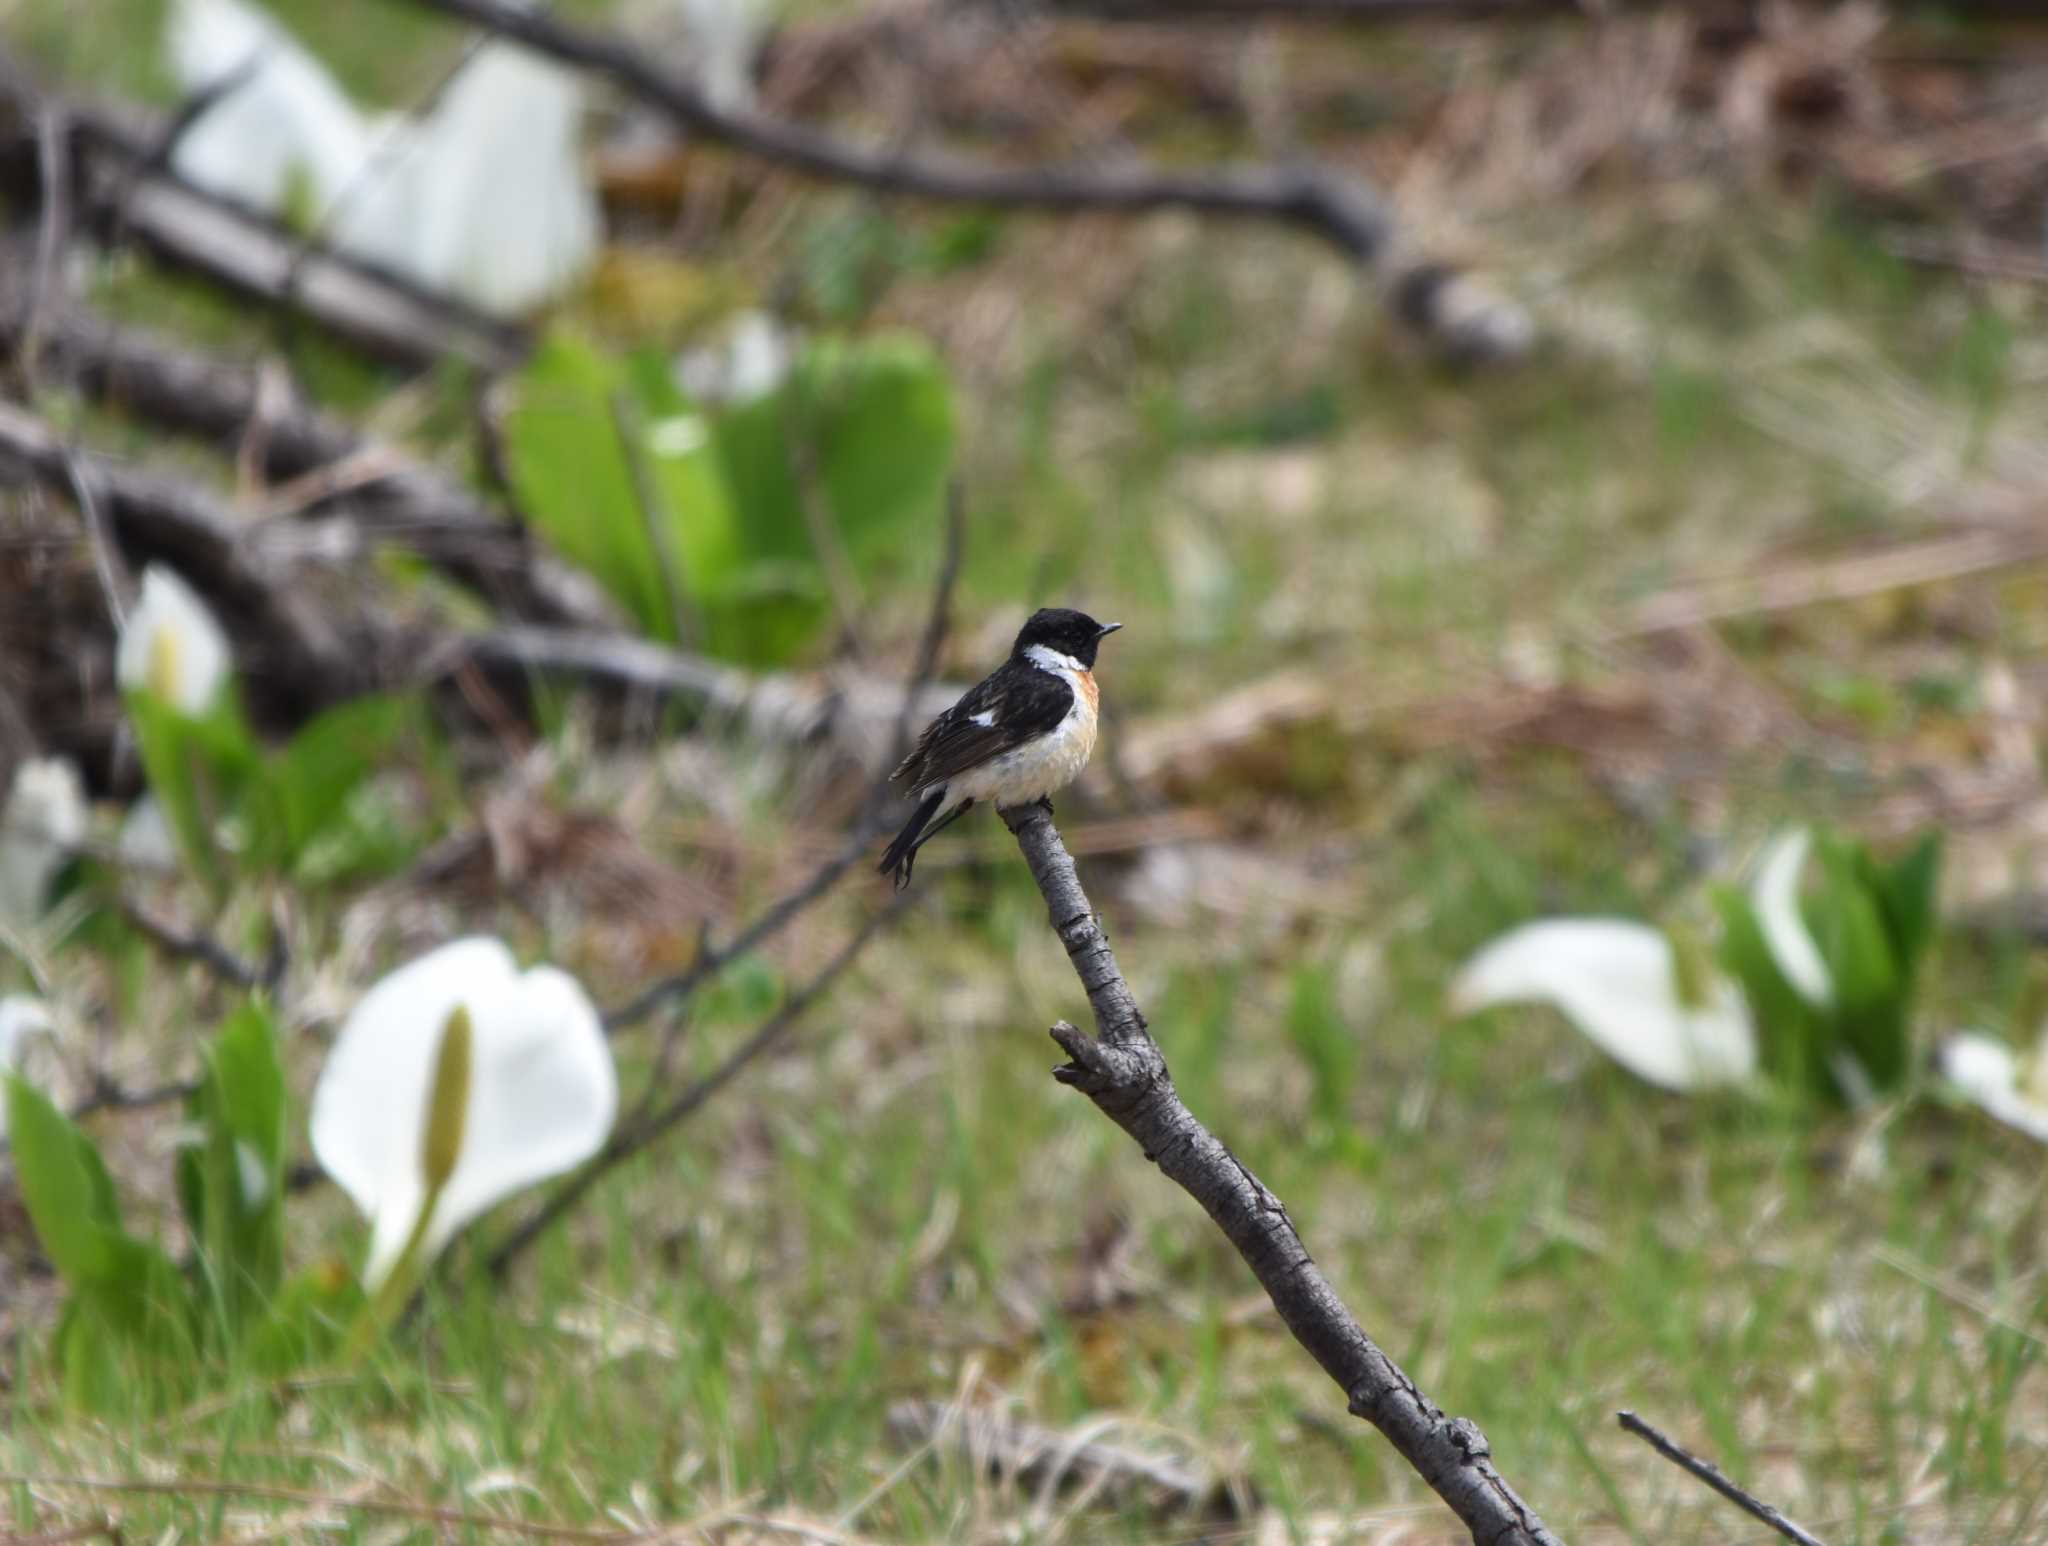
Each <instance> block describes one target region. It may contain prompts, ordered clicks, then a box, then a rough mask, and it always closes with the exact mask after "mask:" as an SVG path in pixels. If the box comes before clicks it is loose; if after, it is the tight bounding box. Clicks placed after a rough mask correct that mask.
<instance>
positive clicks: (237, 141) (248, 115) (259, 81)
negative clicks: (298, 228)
mask: <svg viewBox="0 0 2048 1546" xmlns="http://www.w3.org/2000/svg"><path fill="white" fill-rule="evenodd" d="M168 42H169V44H170V56H171V69H172V72H173V73H174V74H175V75H176V76H177V78H178V82H179V84H180V85H181V86H183V87H184V89H185V90H187V91H188V92H200V91H205V90H207V89H208V88H210V87H214V86H218V85H220V84H221V83H222V82H223V81H226V80H227V79H228V78H229V77H231V76H235V75H238V74H241V72H243V71H247V72H248V73H247V74H246V75H245V76H243V78H242V79H240V80H239V81H238V82H236V83H235V84H234V85H233V86H231V87H230V88H229V89H228V90H227V91H226V93H225V94H224V95H223V96H222V97H221V98H220V99H219V100H218V101H216V102H214V103H212V104H211V105H209V106H208V107H207V109H206V111H204V112H203V113H201V114H200V116H199V117H198V119H197V120H196V121H195V122H194V123H193V124H192V126H191V128H190V129H189V130H187V131H186V133H185V134H184V135H183V136H181V137H180V138H179V140H178V144H177V148H176V150H175V151H174V152H173V153H172V156H171V165H172V167H173V168H174V169H175V170H176V171H177V172H178V174H179V175H180V176H181V177H184V178H185V179H187V180H188V181H190V182H193V183H196V184H197V185H198V186H200V187H202V188H207V189H210V190H212V191H213V192H215V193H222V194H226V195H228V196H229V197H231V198H236V199H240V200H242V201H243V202H244V203H247V204H253V205H255V206H256V207H258V208H259V209H271V210H274V209H278V208H280V207H281V206H282V205H283V204H284V202H285V200H286V197H287V196H288V195H289V194H290V192H291V190H292V181H293V179H294V178H297V177H303V178H304V179H305V189H306V192H308V193H309V194H311V195H312V197H313V199H314V202H315V207H316V210H318V209H324V208H326V206H327V205H328V204H329V203H330V202H331V201H332V200H334V199H335V198H337V197H339V196H340V194H341V192H342V190H343V189H345V188H346V187H348V185H349V184H350V183H351V182H352V181H354V179H355V178H356V176H357V174H358V173H359V172H360V171H361V170H362V168H363V165H364V163H365V160H366V158H367V156H368V154H369V150H370V133H369V130H368V129H367V128H366V127H365V126H364V123H363V119H362V115H361V114H360V113H358V112H357V111H356V108H355V105H354V104H353V103H351V102H350V101H349V99H348V97H347V96H346V94H344V93H343V91H342V89H341V87H340V86H339V85H337V84H336V83H335V80H334V77H333V76H332V75H330V74H328V73H327V70H326V69H325V67H323V66H322V65H321V63H320V61H319V60H317V59H315V58H314V57H313V56H312V55H311V54H309V53H307V52H306V50H305V49H303V48H301V47H300V46H299V44H298V43H297V42H296V41H295V40H294V39H293V37H292V36H291V34H290V33H289V32H287V31H286V30H285V29H284V28H283V27H282V26H281V25H279V23H278V22H277V21H276V20H275V19H274V18H273V17H271V16H270V15H269V14H268V13H267V12H265V11H262V10H259V9H257V8H256V7H254V6H250V5H245V4H243V3H242V0H177V3H176V4H175V5H174V6H173V7H172V8H171V14H170V24H169V33H168Z"/></svg>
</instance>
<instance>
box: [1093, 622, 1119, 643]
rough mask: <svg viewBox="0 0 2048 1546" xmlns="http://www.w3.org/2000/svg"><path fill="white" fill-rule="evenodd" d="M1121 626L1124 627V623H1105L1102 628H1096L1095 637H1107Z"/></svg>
mask: <svg viewBox="0 0 2048 1546" xmlns="http://www.w3.org/2000/svg"><path fill="white" fill-rule="evenodd" d="M1121 627H1123V624H1122V623H1104V624H1103V625H1102V626H1101V627H1100V628H1098V629H1096V630H1095V637H1096V638H1098V639H1103V638H1107V637H1108V636H1109V635H1111V634H1113V633H1115V632H1116V631H1117V630H1118V629H1119V628H1121Z"/></svg>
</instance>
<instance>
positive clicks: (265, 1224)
mask: <svg viewBox="0 0 2048 1546" xmlns="http://www.w3.org/2000/svg"><path fill="white" fill-rule="evenodd" d="M191 1116H192V1119H193V1123H194V1125H195V1126H196V1127H197V1128H198V1130H199V1138H198V1141H197V1142H196V1143H194V1144H192V1145H190V1146H188V1147H186V1148H184V1149H182V1150H181V1151H180V1152H179V1155H178V1194H179V1200H180V1202H181V1203H182V1204H183V1206H184V1209H185V1214H186V1219H187V1222H188V1223H189V1225H190V1227H191V1231H192V1236H193V1238H194V1240H196V1241H197V1242H198V1243H199V1264H198V1265H199V1270H200V1275H201V1277H202V1279H203V1280H204V1282H205V1283H206V1285H207V1287H208V1289H209V1291H210V1294H211V1299H212V1304H213V1309H214V1314H215V1320H216V1322H217V1324H218V1327H219V1329H220V1331H221V1333H222V1335H223V1336H224V1337H225V1338H226V1339H227V1340H229V1341H232V1340H234V1339H235V1338H237V1337H238V1336H239V1335H240V1334H241V1332H242V1330H243V1329H244V1328H245V1327H246V1326H248V1325H249V1324H250V1323H251V1321H252V1320H253V1319H254V1317H255V1316H257V1315H258V1314H260V1313H262V1312H264V1311H265V1310H267V1308H268V1306H269V1303H270V1300H271V1298H272V1297H273V1296H274V1295H275V1294H276V1292H277V1287H278V1283H279V1282H280V1281H281V1279H282V1278H283V1275H284V1166H285V1149H286V1134H287V1123H288V1120H289V1115H288V1101H287V1096H286V1093H285V1078H284V1068H283V1064H282V1062H281V1061H280V1059H279V1056H278V1050H277V1033H276V1028H275V1026H274V1025H273V1024H272V1021H271V1017H270V1015H269V1013H268V1011H267V1010H266V1009H265V1008H264V1007H263V1006H262V1005H261V1004H260V1003H253V1002H252V1003H248V1004H245V1005H243V1007H242V1008H241V1009H239V1010H237V1011H236V1013H235V1014H234V1016H233V1017H232V1018H231V1019H230V1020H229V1021H228V1023H227V1024H226V1025H225V1026H224V1027H223V1028H222V1030H221V1032H220V1034H219V1035H218V1036H217V1037H216V1038H215V1039H214V1042H213V1045H212V1046H211V1047H210V1048H209V1049H208V1052H207V1061H206V1076H205V1078H204V1079H203V1080H202V1081H201V1082H200V1086H199V1089H198V1090H197V1092H195V1094H194V1096H193V1099H192V1108H191Z"/></svg>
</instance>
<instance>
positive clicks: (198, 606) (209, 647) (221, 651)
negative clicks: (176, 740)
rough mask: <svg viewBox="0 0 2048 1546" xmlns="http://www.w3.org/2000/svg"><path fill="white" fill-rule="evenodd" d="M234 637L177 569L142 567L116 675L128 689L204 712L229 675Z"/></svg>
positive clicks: (116, 662) (179, 707)
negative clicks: (230, 642)
mask: <svg viewBox="0 0 2048 1546" xmlns="http://www.w3.org/2000/svg"><path fill="white" fill-rule="evenodd" d="M229 658H230V657H229V652H228V636H227V635H226V634H225V633H223V632H222V631H221V626H220V624H219V622H217V621H216V620H215V618H214V615H213V614H212V613H211V612H209V611H207V609H206V603H205V602H203V601H201V600H200V599H199V598H198V596H196V595H194V594H193V592H192V588H191V587H190V586H189V585H187V584H186V583H185V582H184V581H183V580H181V579H179V578H178V576H177V574H176V573H175V572H173V571H172V570H169V569H166V568H164V567H163V566H162V565H161V564H151V565H150V566H149V567H148V568H147V569H145V570H143V571H142V594H141V596H140V598H139V599H138V600H137V601H136V603H135V608H134V610H133V611H131V612H130V613H129V614H128V621H127V622H126V623H125V624H124V625H123V626H122V629H121V639H120V644H119V646H118V647H117V649H116V652H115V657H114V675H115V677H116V679H117V680H118V681H119V682H120V684H121V687H122V689H123V690H124V691H126V692H147V693H150V694H152V695H154V696H155V697H157V698H160V699H162V700H163V701H164V702H166V703H168V704H170V705H171V707H173V708H175V709H177V710H178V711H179V712H180V713H182V714H193V715H197V714H203V713H205V712H206V711H207V710H208V709H210V708H211V707H212V706H213V703H214V700H215V699H216V698H218V697H219V696H220V690H221V686H222V684H223V683H224V682H226V681H227V676H228V662H229Z"/></svg>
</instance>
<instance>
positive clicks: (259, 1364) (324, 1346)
mask: <svg viewBox="0 0 2048 1546" xmlns="http://www.w3.org/2000/svg"><path fill="white" fill-rule="evenodd" d="M362 1308H363V1290H362V1286H361V1285H360V1284H359V1283H357V1281H356V1277H355V1274H354V1273H352V1272H350V1271H349V1270H348V1268H347V1267H346V1266H344V1265H343V1264H342V1263H340V1262H323V1263H321V1264H320V1265H319V1266H317V1267H313V1268H311V1269H309V1270H308V1271H305V1272H302V1273H300V1274H299V1275H298V1276H296V1277H294V1278H293V1279H291V1281H290V1282H288V1283H286V1284H285V1285H284V1289H283V1291H282V1292H281V1293H279V1295H278V1296H277V1301H276V1303H275V1304H274V1305H272V1307H271V1311H270V1314H269V1315H268V1316H267V1317H265V1319H264V1320H263V1322H262V1324H260V1325H259V1326H257V1327H256V1329H255V1330H254V1331H253V1332H252V1333H251V1335H250V1338H249V1349H248V1350H249V1359H250V1362H251V1363H252V1364H253V1365H254V1366H255V1367H256V1368H257V1369H259V1370H261V1371H263V1372H264V1373H267V1374H286V1373H289V1372H291V1371H292V1370H294V1369H302V1368H304V1367H306V1366H307V1365H308V1364H312V1363H317V1362H320V1361H321V1360H323V1359H327V1358H331V1357H332V1356H333V1355H334V1354H335V1352H336V1351H337V1350H338V1349H339V1348H340V1347H341V1344H342V1338H343V1337H344V1336H345V1335H346V1334H347V1332H348V1328H349V1325H350V1324H351V1323H352V1322H353V1321H354V1320H355V1319H356V1317H357V1316H358V1315H360V1314H361V1313H362Z"/></svg>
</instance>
